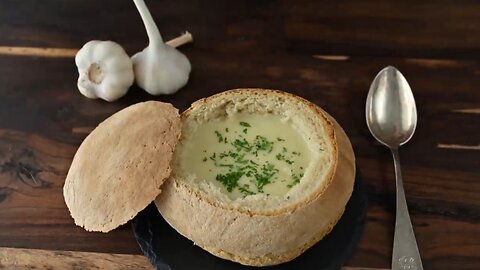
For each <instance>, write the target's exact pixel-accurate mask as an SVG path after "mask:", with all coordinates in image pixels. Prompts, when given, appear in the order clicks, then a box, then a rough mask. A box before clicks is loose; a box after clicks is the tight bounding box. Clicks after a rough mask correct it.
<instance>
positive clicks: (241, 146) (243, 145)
mask: <svg viewBox="0 0 480 270" xmlns="http://www.w3.org/2000/svg"><path fill="white" fill-rule="evenodd" d="M232 145H233V146H234V147H235V148H236V149H237V151H241V150H245V151H246V152H250V150H252V146H251V145H250V143H249V142H247V140H245V138H243V140H239V139H235V141H234V142H233V143H232Z"/></svg>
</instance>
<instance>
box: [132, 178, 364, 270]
mask: <svg viewBox="0 0 480 270" xmlns="http://www.w3.org/2000/svg"><path fill="white" fill-rule="evenodd" d="M366 208H367V199H366V195H365V192H364V189H363V186H362V183H361V177H360V174H359V173H358V171H357V175H356V177H355V184H354V190H353V193H352V197H351V198H350V201H349V202H348V204H347V206H346V209H345V213H344V214H343V216H342V218H341V219H340V220H339V222H338V223H337V225H336V226H335V227H334V229H333V230H332V232H331V233H330V234H328V235H327V236H326V237H325V238H324V239H322V240H321V241H320V242H318V243H317V244H315V245H314V246H313V247H311V248H310V249H309V250H307V251H306V252H305V253H303V254H302V255H301V256H299V257H297V258H296V259H294V260H292V261H290V262H288V263H284V264H280V265H276V266H269V267H248V266H243V265H240V264H237V263H234V262H230V261H227V260H223V259H220V258H217V257H215V256H213V255H211V254H210V253H208V252H206V251H204V250H203V249H201V248H200V247H198V246H195V245H193V243H192V242H191V241H190V240H188V239H187V238H185V237H183V236H182V235H180V234H179V233H177V232H176V231H175V230H174V229H173V228H172V227H170V225H168V223H167V222H166V221H165V220H164V219H163V218H162V216H161V215H160V213H159V212H158V210H157V208H156V207H155V205H154V204H153V203H151V204H150V205H149V206H148V207H147V208H145V209H144V210H143V211H141V212H140V213H138V215H137V216H136V217H135V218H134V219H133V221H132V228H133V232H134V234H135V238H136V239H137V242H138V243H139V245H140V248H141V249H142V251H143V253H144V254H145V256H147V257H148V259H149V260H150V262H151V263H152V264H153V265H154V266H155V267H156V268H157V269H158V270H170V269H171V270H247V269H268V270H299V269H302V270H310V269H311V270H313V269H315V270H319V269H325V270H330V269H331V270H334V269H335V270H337V269H340V268H341V267H342V265H343V264H344V263H345V261H346V260H347V259H348V258H349V257H350V255H351V254H352V252H353V250H354V249H355V247H356V246H357V243H358V241H359V239H360V237H361V235H362V232H363V225H364V223H365V215H366ZM312 222H313V221H312Z"/></svg>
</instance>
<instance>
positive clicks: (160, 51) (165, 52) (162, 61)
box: [132, 0, 192, 95]
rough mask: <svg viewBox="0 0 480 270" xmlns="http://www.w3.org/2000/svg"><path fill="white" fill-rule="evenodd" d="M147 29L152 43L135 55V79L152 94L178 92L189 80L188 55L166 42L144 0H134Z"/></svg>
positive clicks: (133, 60)
mask: <svg viewBox="0 0 480 270" xmlns="http://www.w3.org/2000/svg"><path fill="white" fill-rule="evenodd" d="M133 2H134V3H135V6H136V7H137V10H138V12H139V13H140V16H141V17H142V21H143V24H144V25H145V30H146V31H147V35H148V39H149V44H148V47H146V48H145V49H144V50H143V51H141V52H138V53H136V54H135V55H134V56H133V57H132V62H133V69H134V72H135V80H136V82H137V84H138V86H140V87H141V88H143V89H144V90H145V91H147V92H148V93H150V94H152V95H162V94H163V95H168V94H173V93H175V92H177V91H178V90H179V89H180V88H182V87H183V86H184V85H185V84H187V82H188V78H189V76H190V71H191V70H192V67H191V65H190V61H189V60H188V58H187V57H186V56H185V55H184V54H182V53H181V52H180V51H178V50H177V49H175V48H173V47H171V46H169V45H167V44H165V43H164V42H163V39H162V36H161V35H160V32H159V31H158V28H157V25H156V24H155V21H154V20H153V17H152V15H151V14H150V11H149V10H148V8H147V6H146V4H145V1H144V0H133Z"/></svg>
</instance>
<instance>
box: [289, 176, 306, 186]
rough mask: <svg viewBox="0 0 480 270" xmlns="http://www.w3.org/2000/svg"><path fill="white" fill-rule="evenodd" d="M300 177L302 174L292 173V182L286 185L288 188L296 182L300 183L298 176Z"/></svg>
mask: <svg viewBox="0 0 480 270" xmlns="http://www.w3.org/2000/svg"><path fill="white" fill-rule="evenodd" d="M302 177H303V174H300V175H296V174H294V175H292V178H293V181H292V183H290V184H288V185H287V187H288V188H291V187H293V186H295V185H296V184H298V183H300V178H302Z"/></svg>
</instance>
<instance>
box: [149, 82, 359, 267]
mask: <svg viewBox="0 0 480 270" xmlns="http://www.w3.org/2000/svg"><path fill="white" fill-rule="evenodd" d="M238 96H249V97H252V98H254V97H255V96H263V97H265V96H267V97H268V98H274V97H276V98H278V97H281V98H282V99H285V100H289V101H292V100H293V101H294V102H296V103H299V104H301V105H306V106H302V107H299V108H303V109H302V110H308V111H305V114H306V115H312V112H313V115H314V116H315V119H310V120H314V121H317V123H320V124H321V125H322V127H323V128H324V130H325V132H324V135H326V136H327V138H326V141H327V142H328V143H329V144H330V148H329V150H330V151H329V152H330V153H329V154H331V156H332V158H333V161H332V164H331V166H330V167H327V168H325V169H326V170H328V171H327V173H325V174H323V176H324V177H325V179H320V180H319V181H321V180H323V181H322V184H321V185H318V186H317V188H316V190H312V191H310V193H309V194H307V195H305V196H303V197H302V198H301V200H299V201H294V202H293V203H290V202H287V203H285V206H280V207H277V208H273V209H268V211H256V210H257V209H253V210H252V208H248V207H244V206H242V205H240V206H235V205H234V206H231V205H228V204H226V203H225V202H218V201H215V200H214V198H212V197H211V196H208V194H205V193H204V192H200V191H199V190H197V189H196V188H195V187H193V186H192V185H191V184H190V183H189V182H188V181H185V179H182V178H181V177H179V176H178V175H179V174H176V173H175V172H173V175H172V176H171V177H170V179H169V180H167V182H166V183H165V184H164V185H163V187H162V189H163V192H162V194H161V195H160V196H158V197H157V199H156V200H155V203H156V205H157V208H158V209H159V211H160V213H161V214H162V216H163V217H164V218H165V219H166V220H167V222H169V223H170V224H171V225H172V226H173V227H174V228H175V229H176V230H177V231H178V232H179V233H180V234H182V235H184V236H185V237H187V238H189V239H191V240H192V241H194V243H195V244H196V245H198V246H200V247H202V248H203V249H205V250H207V251H209V252H210V253H212V254H214V255H216V256H218V257H221V258H224V259H228V260H232V261H235V262H238V263H241V264H245V265H253V266H266V265H275V264H279V263H283V262H287V261H290V260H292V259H293V258H295V257H297V256H298V255H300V254H301V253H303V252H304V251H305V250H306V249H308V248H309V247H311V246H312V245H314V244H315V243H316V242H318V241H319V240H321V239H322V238H323V237H324V236H325V235H326V234H328V233H329V232H330V231H331V230H332V228H333V227H334V226H335V224H336V223H337V221H338V219H339V218H340V217H341V215H342V213H343V211H344V209H345V205H346V203H347V201H348V200H349V198H350V196H351V193H352V189H353V181H354V175H355V161H354V155H353V150H352V147H351V144H350V141H349V139H348V137H347V136H346V134H345V132H344V131H343V130H342V128H341V127H340V126H339V125H338V123H337V122H336V121H335V120H334V119H333V118H332V117H331V116H329V115H328V114H327V113H326V112H324V111H323V110H321V109H320V108H318V107H317V106H315V105H314V104H312V103H310V102H308V101H306V100H304V99H302V98H299V97H297V96H294V95H291V94H287V93H284V92H280V91H272V90H262V89H237V90H231V91H227V92H223V93H221V94H218V95H215V96H212V97H209V98H206V99H203V100H200V101H198V102H195V103H194V104H192V107H191V108H190V109H188V110H187V111H185V112H184V113H183V114H182V120H183V121H185V120H186V119H189V118H191V117H195V116H196V115H195V114H196V113H197V112H195V110H196V109H198V108H200V107H201V106H203V105H209V104H210V103H211V102H218V101H219V100H225V99H232V97H238ZM306 193H307V192H306Z"/></svg>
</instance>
